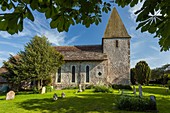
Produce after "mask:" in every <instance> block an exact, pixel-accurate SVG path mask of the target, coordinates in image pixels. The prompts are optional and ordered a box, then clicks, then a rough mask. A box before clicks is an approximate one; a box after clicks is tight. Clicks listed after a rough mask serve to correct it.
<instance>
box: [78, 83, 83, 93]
mask: <svg viewBox="0 0 170 113" xmlns="http://www.w3.org/2000/svg"><path fill="white" fill-rule="evenodd" d="M78 92H82V89H81V84H79V90H78Z"/></svg>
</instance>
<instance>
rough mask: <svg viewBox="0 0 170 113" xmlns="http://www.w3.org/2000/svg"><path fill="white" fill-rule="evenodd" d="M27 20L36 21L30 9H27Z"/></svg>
mask: <svg viewBox="0 0 170 113" xmlns="http://www.w3.org/2000/svg"><path fill="white" fill-rule="evenodd" d="M26 15H27V18H28V19H30V20H31V21H34V16H33V15H32V13H31V11H30V9H29V8H27V14H26Z"/></svg>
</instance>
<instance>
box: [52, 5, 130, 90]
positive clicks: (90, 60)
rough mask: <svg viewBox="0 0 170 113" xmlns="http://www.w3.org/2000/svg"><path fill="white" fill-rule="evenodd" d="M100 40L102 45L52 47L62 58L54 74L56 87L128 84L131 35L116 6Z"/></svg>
mask: <svg viewBox="0 0 170 113" xmlns="http://www.w3.org/2000/svg"><path fill="white" fill-rule="evenodd" d="M101 39H102V43H101V45H80V46H56V47H55V48H56V50H57V51H59V52H60V53H61V54H63V55H64V60H65V64H63V65H62V67H61V68H59V69H58V72H57V73H56V76H55V81H54V85H55V86H56V87H58V88H59V87H60V88H62V87H67V86H76V85H78V84H80V83H81V84H83V85H88V84H93V85H96V84H110V83H111V84H130V36H129V34H128V33H127V30H126V28H125V26H124V24H123V23H122V20H121V18H120V16H119V14H118V12H117V10H116V8H114V9H113V10H112V13H111V16H110V18H109V21H108V24H107V27H106V30H105V32H104V36H103V38H101Z"/></svg>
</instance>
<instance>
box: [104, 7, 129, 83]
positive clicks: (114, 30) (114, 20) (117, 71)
mask: <svg viewBox="0 0 170 113" xmlns="http://www.w3.org/2000/svg"><path fill="white" fill-rule="evenodd" d="M102 45H103V53H105V54H107V56H108V64H107V67H108V68H107V73H108V74H107V75H108V76H107V81H108V82H110V83H113V84H130V36H129V34H128V33H127V30H126V28H125V26H124V24H123V22H122V20H121V18H120V16H119V14H118V12H117V10H116V8H113V10H112V13H111V16H110V18H109V21H108V24H107V27H106V30H105V33H104V36H103V40H102Z"/></svg>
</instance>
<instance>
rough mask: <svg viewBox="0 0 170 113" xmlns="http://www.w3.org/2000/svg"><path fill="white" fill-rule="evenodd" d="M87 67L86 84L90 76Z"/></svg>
mask: <svg viewBox="0 0 170 113" xmlns="http://www.w3.org/2000/svg"><path fill="white" fill-rule="evenodd" d="M89 74H90V73H89V66H86V82H89V79H90V76H89Z"/></svg>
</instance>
